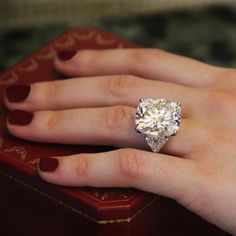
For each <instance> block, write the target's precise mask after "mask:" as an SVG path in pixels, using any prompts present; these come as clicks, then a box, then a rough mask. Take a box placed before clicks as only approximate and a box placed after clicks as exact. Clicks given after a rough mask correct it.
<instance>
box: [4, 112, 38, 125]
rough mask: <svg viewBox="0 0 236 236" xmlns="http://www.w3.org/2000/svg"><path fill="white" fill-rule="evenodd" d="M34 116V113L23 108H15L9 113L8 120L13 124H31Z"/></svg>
mask: <svg viewBox="0 0 236 236" xmlns="http://www.w3.org/2000/svg"><path fill="white" fill-rule="evenodd" d="M33 118H34V113H31V112H27V111H22V110H13V111H11V112H10V113H9V117H8V121H9V123H10V124H12V125H21V126H25V125H29V124H30V123H31V121H32V120H33Z"/></svg>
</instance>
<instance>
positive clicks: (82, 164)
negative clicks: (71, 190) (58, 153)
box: [75, 154, 88, 178]
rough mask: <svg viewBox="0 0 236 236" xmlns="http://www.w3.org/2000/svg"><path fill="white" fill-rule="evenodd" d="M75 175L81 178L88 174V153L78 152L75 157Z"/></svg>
mask: <svg viewBox="0 0 236 236" xmlns="http://www.w3.org/2000/svg"><path fill="white" fill-rule="evenodd" d="M75 169H76V176H77V177H79V178H81V177H85V176H87V175H88V155H87V154H80V155H79V156H78V157H77V163H76V168H75Z"/></svg>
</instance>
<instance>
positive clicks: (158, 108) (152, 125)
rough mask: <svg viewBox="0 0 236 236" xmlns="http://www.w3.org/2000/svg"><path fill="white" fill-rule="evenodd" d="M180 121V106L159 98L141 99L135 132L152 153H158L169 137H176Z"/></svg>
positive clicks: (177, 103)
mask: <svg viewBox="0 0 236 236" xmlns="http://www.w3.org/2000/svg"><path fill="white" fill-rule="evenodd" d="M180 120H181V104H180V103H179V102H174V101H170V100H167V99H159V98H153V99H152V98H141V99H140V102H139V105H138V107H137V111H136V118H135V125H136V131H138V132H139V133H143V134H145V135H146V137H145V139H146V141H147V143H148V145H149V146H150V147H151V149H152V151H153V152H159V151H160V149H161V148H162V147H163V145H164V144H165V143H166V141H167V140H168V138H169V137H170V136H174V135H176V133H177V131H178V129H179V126H180Z"/></svg>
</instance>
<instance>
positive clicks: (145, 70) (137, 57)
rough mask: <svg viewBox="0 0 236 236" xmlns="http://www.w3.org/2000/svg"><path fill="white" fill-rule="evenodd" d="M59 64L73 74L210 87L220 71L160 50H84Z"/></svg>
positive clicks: (58, 65) (57, 65) (65, 72)
mask: <svg viewBox="0 0 236 236" xmlns="http://www.w3.org/2000/svg"><path fill="white" fill-rule="evenodd" d="M55 66H56V68H57V69H58V70H59V71H61V72H62V73H64V74H67V75H70V76H94V75H96V76H97V75H112V74H132V75H136V76H140V77H143V78H147V79H153V80H163V81H168V82H172V83H178V84H182V85H187V86H208V85H210V84H212V83H213V82H214V81H215V78H216V77H217V76H216V75H217V74H218V71H219V70H220V69H219V68H216V67H213V66H210V65H207V64H204V63H201V62H199V61H196V60H192V59H188V58H186V57H183V56H177V55H174V54H171V53H168V52H164V51H162V50H158V49H119V50H118V49H110V50H80V51H78V52H77V53H76V54H75V55H74V56H73V58H71V59H70V60H66V61H65V60H59V59H56V60H55Z"/></svg>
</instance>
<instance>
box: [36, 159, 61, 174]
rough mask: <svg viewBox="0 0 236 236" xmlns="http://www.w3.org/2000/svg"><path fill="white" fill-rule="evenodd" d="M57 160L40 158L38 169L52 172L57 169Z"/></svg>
mask: <svg viewBox="0 0 236 236" xmlns="http://www.w3.org/2000/svg"><path fill="white" fill-rule="evenodd" d="M58 165H59V161H58V160H57V159H56V158H50V157H46V158H41V159H40V161H39V169H40V170H41V171H43V172H53V171H55V170H56V169H57V167H58Z"/></svg>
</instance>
